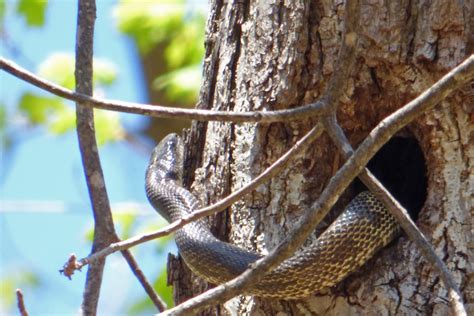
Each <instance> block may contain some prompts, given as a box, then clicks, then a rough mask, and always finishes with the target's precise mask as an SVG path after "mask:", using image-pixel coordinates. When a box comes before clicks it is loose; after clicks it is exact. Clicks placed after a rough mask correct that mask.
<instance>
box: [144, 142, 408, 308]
mask: <svg viewBox="0 0 474 316" xmlns="http://www.w3.org/2000/svg"><path fill="white" fill-rule="evenodd" d="M183 157H184V143H183V140H182V139H181V137H180V136H178V135H177V134H169V135H167V136H166V137H165V138H164V139H163V140H162V141H161V142H159V143H158V145H157V146H156V147H155V148H154V150H153V152H152V155H151V158H150V162H149V165H148V167H147V170H146V176H145V189H146V195H147V197H148V200H149V202H150V204H151V205H152V206H153V208H154V209H155V210H156V211H158V213H160V214H161V216H163V217H164V218H165V219H166V220H167V221H168V222H174V221H178V220H179V219H181V218H182V217H183V216H186V215H188V214H191V213H192V212H193V211H194V210H197V209H199V207H200V202H199V200H198V199H197V198H196V197H195V196H194V195H193V194H192V193H191V192H190V191H189V190H187V189H185V188H184V187H183V184H182V182H183V168H184V167H183ZM399 230H400V228H399V225H398V224H397V222H396V220H395V218H394V217H393V216H392V215H391V214H390V213H389V211H388V210H387V209H386V208H385V206H384V205H383V204H382V202H380V201H379V200H378V199H377V198H376V197H375V196H374V195H373V194H372V193H370V191H362V192H361V193H359V194H358V195H356V196H355V197H354V198H353V199H352V200H351V201H350V202H349V204H348V205H347V207H346V208H345V209H344V211H343V212H342V213H341V214H340V215H339V216H338V217H337V218H336V220H334V222H333V223H331V225H330V226H329V227H328V228H327V229H326V230H325V231H324V232H323V233H322V234H321V235H320V236H319V237H318V238H317V239H316V240H315V241H314V242H312V243H311V244H310V245H307V246H302V247H301V248H300V249H298V250H297V251H296V252H295V253H294V254H293V255H292V256H291V257H290V258H288V259H286V260H284V261H283V262H282V263H280V265H278V266H277V267H276V268H275V269H273V270H272V271H269V272H267V273H266V274H265V275H264V276H263V277H262V279H261V280H260V281H259V282H257V283H256V284H254V285H252V286H251V287H250V288H247V289H246V290H245V293H244V294H246V295H253V296H258V297H262V298H273V299H283V300H291V299H303V298H306V297H308V296H310V295H312V294H315V293H318V292H321V291H323V290H325V289H328V288H331V287H334V286H335V285H337V284H338V283H339V282H341V281H342V280H343V279H344V278H346V277H347V276H348V275H349V274H351V273H353V272H354V271H356V270H357V269H358V268H360V267H361V266H362V265H363V264H365V263H366V262H367V261H368V260H369V259H370V258H372V257H373V256H374V254H375V253H376V252H377V251H379V250H380V249H381V248H383V247H385V246H386V245H387V244H388V243H390V242H391V241H392V240H393V239H394V238H395V237H396V235H397V234H398V233H399ZM175 241H176V245H177V247H178V251H179V253H180V255H181V257H182V258H183V259H184V262H185V263H186V265H187V266H188V267H189V268H190V269H191V271H192V272H193V273H195V274H196V275H198V276H200V277H201V278H203V279H204V280H206V281H207V282H210V283H212V284H222V283H224V282H227V281H229V280H231V279H233V278H235V277H237V276H239V275H240V274H241V273H243V272H244V271H245V270H246V269H248V268H249V267H250V265H251V264H252V263H254V262H255V261H256V260H258V259H260V258H262V257H263V255H262V254H259V253H257V252H254V251H250V250H246V249H243V248H240V247H238V246H236V245H233V244H231V243H227V242H223V241H221V240H219V239H217V238H216V237H214V236H213V235H212V233H211V231H210V226H209V224H208V222H207V221H206V220H204V219H199V220H197V221H194V222H190V223H188V224H187V225H185V226H183V227H182V228H180V229H178V230H177V231H176V233H175Z"/></svg>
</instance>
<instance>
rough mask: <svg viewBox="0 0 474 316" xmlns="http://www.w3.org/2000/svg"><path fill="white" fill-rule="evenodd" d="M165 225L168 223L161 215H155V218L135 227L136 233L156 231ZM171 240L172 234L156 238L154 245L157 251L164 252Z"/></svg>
mask: <svg viewBox="0 0 474 316" xmlns="http://www.w3.org/2000/svg"><path fill="white" fill-rule="evenodd" d="M166 225H168V222H166V221H165V220H164V219H163V218H162V217H157V218H156V220H154V221H150V222H147V223H146V224H145V225H141V226H139V227H138V228H137V234H143V233H147V232H151V231H156V230H158V229H161V228H163V227H165V226H166ZM173 240H174V239H173V235H166V236H163V237H160V238H158V239H156V240H155V241H154V245H156V251H157V253H163V252H165V251H166V250H167V249H168V247H169V245H170V242H172V241H173Z"/></svg>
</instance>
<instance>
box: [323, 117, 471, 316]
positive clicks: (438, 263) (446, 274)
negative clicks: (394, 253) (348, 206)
mask: <svg viewBox="0 0 474 316" xmlns="http://www.w3.org/2000/svg"><path fill="white" fill-rule="evenodd" d="M325 123H326V124H325V127H326V131H327V132H328V134H329V135H330V137H331V139H332V140H333V142H334V143H335V144H336V146H337V147H338V148H339V151H340V152H341V153H342V154H343V156H344V158H345V159H349V157H350V156H351V155H352V154H353V149H352V146H351V144H350V143H349V141H348V140H347V137H346V136H345V134H344V132H343V130H342V129H341V127H340V126H339V124H338V123H337V121H336V117H335V116H332V117H330V118H329V119H328V120H327V121H326V122H325ZM374 154H375V153H374ZM359 179H360V180H361V181H362V182H363V183H364V184H365V185H366V186H367V188H368V189H369V190H370V191H371V192H372V193H373V194H374V195H375V196H376V197H377V198H378V199H379V200H380V201H382V202H383V203H384V204H385V206H386V207H387V209H388V210H389V211H390V213H391V214H392V215H393V216H394V217H395V218H396V219H397V221H398V223H399V224H400V226H401V227H402V228H403V230H404V231H405V233H406V234H407V235H408V237H409V238H410V240H412V241H413V242H414V243H415V245H416V246H417V248H418V250H419V251H420V252H421V254H422V255H423V257H424V258H425V259H426V260H427V261H428V262H429V263H431V265H432V266H433V267H434V268H435V269H436V270H437V271H438V274H439V275H440V276H441V279H442V280H443V283H444V285H445V286H446V287H447V289H448V296H449V299H450V303H451V306H452V308H453V311H454V315H459V316H461V315H466V311H465V308H464V305H463V302H462V295H461V293H460V291H459V288H458V286H457V284H456V282H455V281H454V278H453V276H452V274H451V273H450V271H449V270H448V268H447V266H446V265H445V264H444V262H443V261H442V260H441V259H440V258H439V257H438V256H437V255H436V253H435V251H434V249H433V247H432V246H431V244H430V242H429V241H428V240H427V239H426V237H425V236H424V235H423V233H422V232H421V231H420V230H419V229H418V227H417V226H416V224H415V223H414V222H413V221H412V219H411V218H410V216H409V214H408V212H407V210H406V209H405V208H404V207H403V206H402V205H401V204H400V203H398V201H397V200H396V199H395V198H394V197H393V196H392V195H391V194H390V192H389V191H388V190H387V189H385V187H384V186H383V185H382V184H381V183H380V182H379V181H378V180H377V178H376V177H375V176H374V175H373V174H372V173H371V172H370V171H369V170H368V169H367V168H365V169H364V170H363V171H362V172H361V173H360V174H359Z"/></svg>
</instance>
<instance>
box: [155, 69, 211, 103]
mask: <svg viewBox="0 0 474 316" xmlns="http://www.w3.org/2000/svg"><path fill="white" fill-rule="evenodd" d="M201 72H202V69H201V65H194V66H189V67H185V68H181V69H179V70H176V71H172V72H169V73H167V74H165V75H162V76H159V77H158V78H156V79H155V80H154V81H153V88H154V89H158V90H163V91H164V92H165V94H166V97H167V98H168V99H170V100H172V101H178V102H182V103H194V102H195V100H197V97H198V93H199V87H200V85H201Z"/></svg>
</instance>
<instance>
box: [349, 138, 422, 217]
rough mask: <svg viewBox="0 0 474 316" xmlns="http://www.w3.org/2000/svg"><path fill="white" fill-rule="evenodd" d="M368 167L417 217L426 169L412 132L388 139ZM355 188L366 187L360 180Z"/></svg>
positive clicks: (412, 215) (361, 189)
mask: <svg viewBox="0 0 474 316" xmlns="http://www.w3.org/2000/svg"><path fill="white" fill-rule="evenodd" d="M367 167H368V168H369V170H370V171H371V172H372V173H373V174H374V175H375V176H376V177H377V179H378V180H379V181H380V182H382V184H383V185H384V186H385V187H386V188H387V189H388V190H389V191H390V193H391V194H392V195H393V196H394V197H395V198H396V199H397V201H399V202H400V204H401V205H403V207H405V208H406V209H407V211H408V213H409V214H410V217H411V218H412V219H413V220H415V221H416V219H417V218H418V214H419V213H420V211H421V209H422V208H423V205H424V204H425V200H426V196H427V186H428V182H427V176H426V175H427V169H426V163H425V158H424V155H423V151H422V149H421V147H420V145H419V143H418V141H417V140H416V138H415V137H413V136H412V135H406V136H403V137H401V136H396V137H393V138H392V139H391V140H389V141H388V142H387V143H386V144H385V145H384V146H383V147H382V148H381V149H380V150H379V152H378V153H377V154H376V155H375V156H374V157H373V158H372V159H371V160H370V161H369V163H368V164H367ZM354 183H355V189H356V191H357V192H359V191H363V190H367V188H365V186H364V185H363V184H362V183H361V182H360V181H359V180H356V181H355V182H354Z"/></svg>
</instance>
